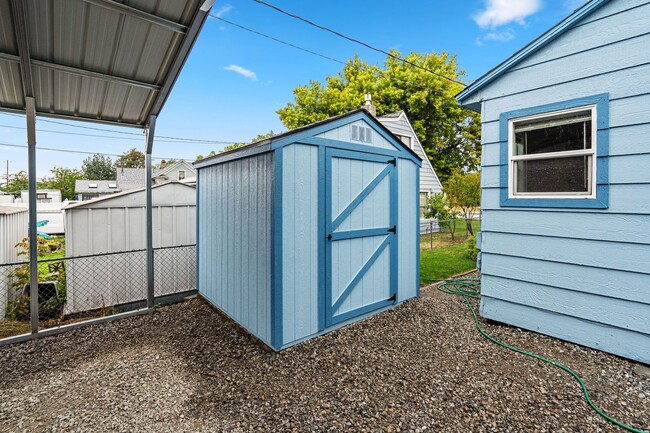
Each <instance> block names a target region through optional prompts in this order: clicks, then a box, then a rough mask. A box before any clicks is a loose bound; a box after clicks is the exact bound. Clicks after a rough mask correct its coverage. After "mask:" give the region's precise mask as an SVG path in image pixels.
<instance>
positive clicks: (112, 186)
mask: <svg viewBox="0 0 650 433" xmlns="http://www.w3.org/2000/svg"><path fill="white" fill-rule="evenodd" d="M108 187H109V188H110V189H116V188H117V184H116V183H109V184H108Z"/></svg>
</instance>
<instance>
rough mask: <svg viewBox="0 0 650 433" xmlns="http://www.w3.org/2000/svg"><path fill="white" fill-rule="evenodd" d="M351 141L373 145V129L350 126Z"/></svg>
mask: <svg viewBox="0 0 650 433" xmlns="http://www.w3.org/2000/svg"><path fill="white" fill-rule="evenodd" d="M350 139H351V140H353V141H360V142H362V143H372V129H370V128H366V127H364V126H358V125H350Z"/></svg>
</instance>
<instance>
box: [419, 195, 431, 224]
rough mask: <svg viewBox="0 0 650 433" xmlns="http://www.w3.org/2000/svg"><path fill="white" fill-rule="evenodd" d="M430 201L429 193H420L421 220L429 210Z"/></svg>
mask: <svg viewBox="0 0 650 433" xmlns="http://www.w3.org/2000/svg"><path fill="white" fill-rule="evenodd" d="M428 199H429V193H427V192H420V218H424V212H425V211H426V210H427V201H428Z"/></svg>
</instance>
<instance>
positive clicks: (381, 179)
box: [196, 109, 422, 350]
mask: <svg viewBox="0 0 650 433" xmlns="http://www.w3.org/2000/svg"><path fill="white" fill-rule="evenodd" d="M421 163H422V161H421V160H420V158H419V157H418V156H417V155H416V154H415V153H414V152H413V151H412V150H411V149H409V148H407V147H406V146H404V145H403V144H402V142H401V141H400V140H399V139H398V138H397V137H396V136H395V135H393V134H392V133H391V132H390V131H389V130H388V129H387V128H386V127H385V126H383V125H382V124H381V123H380V122H379V121H377V119H376V118H375V117H373V116H371V115H370V114H369V113H368V112H367V111H365V110H363V109H358V110H355V111H352V112H349V113H346V114H343V115H340V116H336V117H333V118H330V119H326V120H323V121H320V122H317V123H314V124H311V125H307V126H304V127H302V128H298V129H295V130H292V131H289V132H287V133H284V134H280V135H276V136H274V137H271V138H268V139H265V140H262V141H259V142H257V143H253V144H251V145H248V146H244V147H241V148H238V149H235V150H233V151H230V152H224V153H221V154H219V155H216V156H213V157H210V158H205V159H202V160H200V161H197V162H196V167H197V168H198V194H197V195H198V203H197V204H198V213H199V215H198V235H197V239H198V247H197V248H198V258H199V259H198V270H197V274H198V279H199V280H198V286H199V292H200V293H201V295H202V296H203V297H205V299H207V300H208V301H209V302H211V303H212V304H214V305H215V306H217V307H218V308H219V309H221V310H222V311H224V312H225V313H226V314H227V315H229V316H230V317H231V318H232V319H233V320H235V321H236V322H237V323H239V324H241V325H242V326H243V327H245V328H246V329H247V330H248V331H250V332H251V333H252V334H253V335H255V336H257V337H258V338H259V339H260V340H262V341H264V342H265V343H266V344H268V345H269V346H271V347H272V348H273V349H276V350H280V349H283V348H285V347H288V346H291V345H293V344H296V343H298V342H300V341H304V340H306V339H308V338H312V337H314V336H317V335H320V334H322V333H324V332H328V331H331V330H333V329H336V328H338V327H339V326H341V325H343V324H346V323H351V322H354V321H357V320H360V319H362V318H364V317H366V316H368V315H370V314H374V313H378V312H380V311H383V310H384V309H386V308H391V307H392V306H394V305H395V304H398V303H401V302H403V301H405V300H407V299H411V298H414V297H416V296H418V294H419V223H418V221H419V201H418V194H419V181H418V176H419V173H420V165H421Z"/></svg>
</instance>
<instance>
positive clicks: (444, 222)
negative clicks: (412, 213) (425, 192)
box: [424, 192, 458, 240]
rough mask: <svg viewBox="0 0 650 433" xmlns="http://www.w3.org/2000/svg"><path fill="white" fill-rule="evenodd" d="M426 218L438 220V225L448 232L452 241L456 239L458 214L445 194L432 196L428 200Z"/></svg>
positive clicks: (425, 211)
mask: <svg viewBox="0 0 650 433" xmlns="http://www.w3.org/2000/svg"><path fill="white" fill-rule="evenodd" d="M424 217H425V218H435V219H437V220H438V225H439V226H440V227H441V228H442V229H444V230H447V231H448V232H449V233H450V234H451V239H452V240H453V239H454V235H455V233H456V221H455V220H454V219H455V218H457V217H458V212H456V210H454V209H453V208H452V207H451V205H450V204H449V200H447V197H445V195H444V194H443V193H441V192H440V193H438V194H432V195H430V196H429V198H428V199H427V205H426V208H425V210H424Z"/></svg>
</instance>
